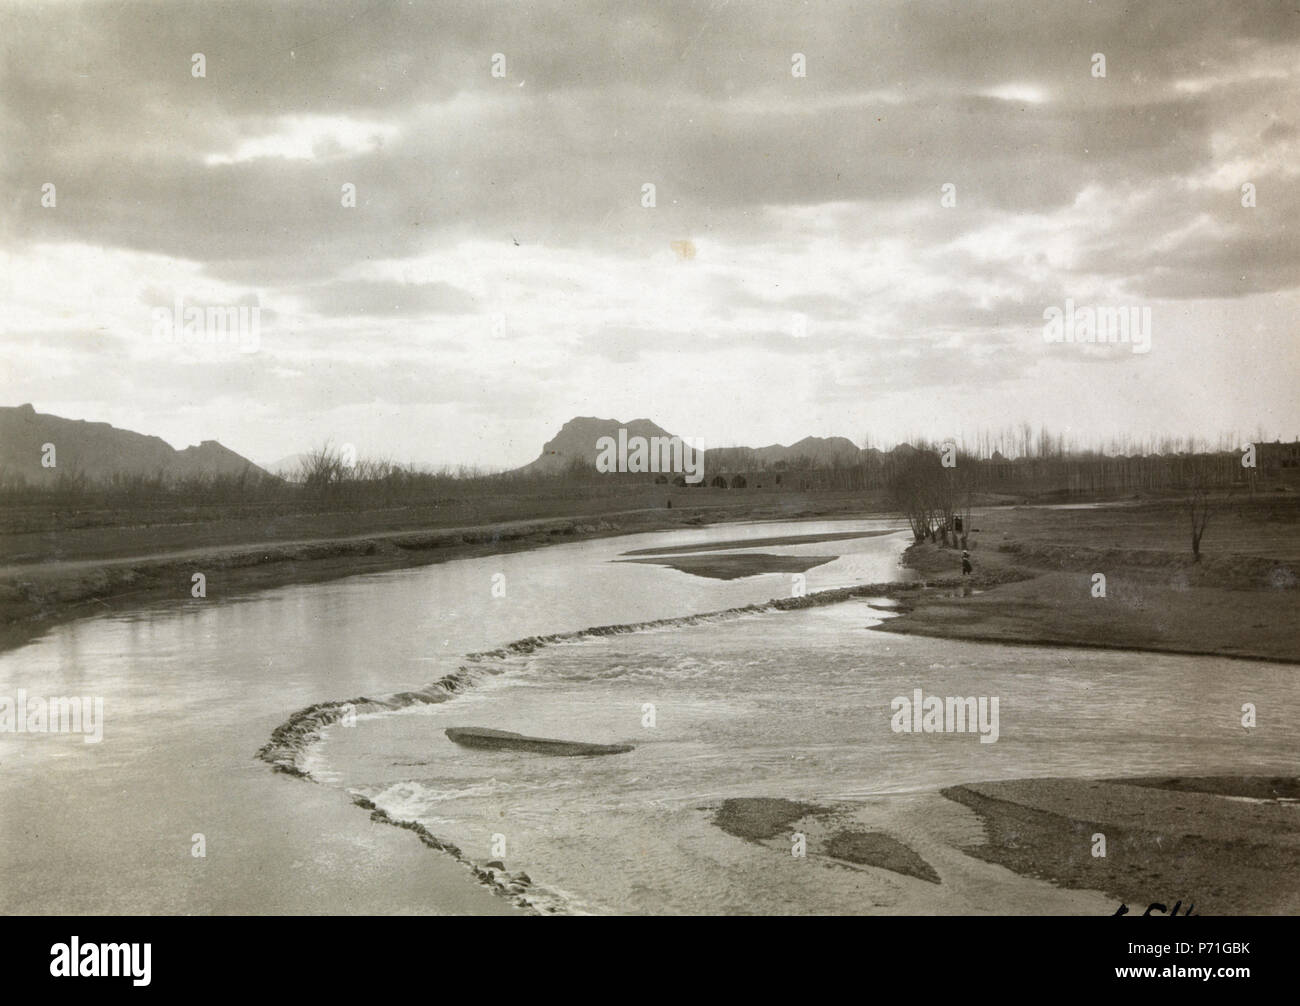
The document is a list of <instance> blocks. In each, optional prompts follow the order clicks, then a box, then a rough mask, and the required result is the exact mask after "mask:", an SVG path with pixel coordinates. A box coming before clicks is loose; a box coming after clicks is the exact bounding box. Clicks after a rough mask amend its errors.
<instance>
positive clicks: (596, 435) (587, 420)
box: [514, 416, 672, 475]
mask: <svg viewBox="0 0 1300 1006" xmlns="http://www.w3.org/2000/svg"><path fill="white" fill-rule="evenodd" d="M620 429H625V430H627V435H628V438H629V439H630V438H632V437H646V438H649V437H671V436H672V434H671V433H669V432H668V431H667V430H665V429H663V428H662V427H660V426H656V425H655V424H654V423H652V422H651V421H650V420H648V419H633V420H632V421H631V422H630V423H621V422H619V421H618V420H617V419H597V418H595V417H594V416H577V417H576V418H574V419H570V420H569V421H568V422H567V423H565V424H564V425H563V426H562V427H560V432H559V433H557V434H556V435H555V436H554V438H552V439H551V440H548V441H546V443H545V444H543V445H542V453H541V454H539V455H538V456H537V458H536V459H535V460H533V461H530V462H529V463H528V464H526V465H524V466H523V467H522V468H516V469H515V471H514V474H519V475H549V474H552V473H554V472H560V471H563V470H564V469H565V468H568V467H569V465H571V464H573V463H574V462H575V461H580V462H583V463H585V464H587V465H590V466H591V467H593V468H594V467H595V466H596V455H597V454H599V453H600V452H599V451H598V450H597V449H596V441H598V440H599V439H600V438H601V437H613V438H614V439H615V441H617V440H618V431H619V430H620Z"/></svg>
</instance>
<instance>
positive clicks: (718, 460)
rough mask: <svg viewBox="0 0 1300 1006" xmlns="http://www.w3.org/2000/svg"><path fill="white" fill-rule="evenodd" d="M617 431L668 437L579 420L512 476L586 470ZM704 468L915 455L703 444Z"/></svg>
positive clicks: (648, 425) (828, 443) (815, 442)
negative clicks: (572, 467)
mask: <svg viewBox="0 0 1300 1006" xmlns="http://www.w3.org/2000/svg"><path fill="white" fill-rule="evenodd" d="M619 429H626V430H627V435H628V437H629V439H630V438H631V437H635V436H642V437H647V438H648V437H670V436H672V434H671V433H669V432H668V431H667V430H665V429H664V428H663V427H661V426H659V425H657V424H655V423H653V422H651V421H650V420H649V419H634V420H632V421H631V422H630V423H622V422H619V421H618V420H617V419H596V418H594V417H592V416H578V417H576V418H574V419H570V420H569V421H568V422H567V423H565V424H564V426H563V427H561V429H560V432H559V433H558V434H556V436H555V437H554V439H552V440H548V441H547V442H546V444H545V445H543V447H542V453H541V454H540V455H539V456H538V457H537V458H536V460H534V461H531V462H529V463H528V464H526V465H524V466H523V467H522V468H516V469H515V470H514V474H552V473H555V472H559V471H563V470H564V469H565V468H567V467H568V466H569V465H571V464H574V463H575V462H582V463H584V464H586V465H589V466H591V467H595V464H596V455H597V453H598V452H597V450H596V441H597V440H599V439H600V438H601V437H613V438H614V439H615V440H616V441H617V439H618V431H619ZM705 444H706V450H705V451H704V467H705V470H706V471H710V472H720V471H721V472H746V471H756V470H758V469H762V468H768V469H772V468H775V469H778V470H779V469H780V468H781V467H786V468H791V469H794V468H835V467H849V466H851V465H858V464H879V463H880V462H881V461H883V460H884V459H885V458H887V457H889V456H890V455H894V454H897V455H900V456H903V455H907V454H911V453H915V452H916V448H914V447H912V446H911V445H910V444H899V445H898V446H897V447H895V448H893V449H892V450H890V451H887V452H881V451H878V450H876V449H875V448H868V449H866V450H863V449H861V448H859V447H858V446H857V445H856V444H854V443H853V441H852V440H849V439H848V438H847V437H804V438H803V439H802V440H800V441H797V442H796V443H793V444H790V445H789V446H788V447H787V446H786V445H784V444H769V445H768V446H767V447H714V448H707V444H708V440H707V439H706V440H705Z"/></svg>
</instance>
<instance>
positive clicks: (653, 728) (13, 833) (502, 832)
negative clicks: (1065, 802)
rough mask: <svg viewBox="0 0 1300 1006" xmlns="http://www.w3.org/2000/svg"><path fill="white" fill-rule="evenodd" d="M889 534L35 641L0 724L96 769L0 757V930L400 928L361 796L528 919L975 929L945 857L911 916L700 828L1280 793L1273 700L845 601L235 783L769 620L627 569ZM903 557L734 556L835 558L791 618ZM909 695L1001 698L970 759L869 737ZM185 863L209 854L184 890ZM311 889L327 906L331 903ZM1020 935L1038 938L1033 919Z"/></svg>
mask: <svg viewBox="0 0 1300 1006" xmlns="http://www.w3.org/2000/svg"><path fill="white" fill-rule="evenodd" d="M893 528H894V526H893V525H890V524H888V523H884V522H877V521H822V522H788V523H755V524H747V525H728V526H717V527H712V528H707V529H698V530H692V531H677V532H667V533H656V534H643V535H633V536H627V537H623V538H616V539H601V540H596V541H589V542H581V543H572V544H566V545H557V546H552V547H549V548H546V549H539V550H533V551H527V552H519V553H514V554H511V555H505V556H492V557H485V558H479V559H466V560H458V561H455V562H450V563H445V564H440V565H435V566H429V567H422V568H418V569H410V570H403V571H398V572H392V573H383V574H375V575H367V576H359V577H353V578H349V579H346V580H340V581H335V582H332V583H327V584H319V585H312V586H302V587H284V588H277V589H274V590H268V591H263V592H260V593H258V594H254V595H249V596H247V597H245V598H240V599H235V600H231V601H228V602H223V601H221V600H220V598H219V585H218V589H217V590H216V591H215V592H214V590H213V589H212V586H211V584H212V580H211V579H210V586H209V598H208V599H206V600H187V601H186V602H184V603H179V604H176V605H172V606H161V607H157V608H152V609H149V610H146V611H142V612H138V613H135V614H133V615H130V616H114V617H105V618H99V619H93V620H88V621H83V622H78V623H72V624H69V625H65V626H60V627H57V628H55V629H54V630H52V631H51V632H50V633H49V634H48V635H46V636H45V637H43V638H41V639H39V640H36V641H34V642H32V643H31V644H29V645H27V646H25V647H22V648H20V649H18V650H15V651H12V652H9V653H6V654H3V655H0V695H10V696H12V695H13V694H15V691H16V690H17V689H20V688H21V689H25V690H26V691H27V692H28V693H30V694H35V695H41V694H44V695H49V696H54V695H93V696H99V697H102V698H103V699H104V706H105V723H104V739H103V741H102V742H101V743H98V744H83V743H82V742H81V740H80V739H78V738H75V737H72V736H68V735H46V736H39V735H23V736H15V735H0V764H3V767H4V773H3V776H0V808H2V809H3V818H0V878H2V883H0V909H3V910H4V911H24V910H26V911H173V912H185V911H230V912H261V911H350V910H385V906H387V907H388V908H390V909H391V910H394V911H406V910H411V911H417V910H420V905H419V902H418V897H419V896H422V894H421V893H420V892H417V893H415V894H412V893H410V892H409V891H406V889H405V888H400V889H399V885H397V884H395V883H394V882H393V880H392V878H385V877H384V876H383V872H384V871H383V866H384V864H385V863H386V862H387V861H388V857H391V856H392V855H393V853H392V852H391V851H389V849H388V843H398V844H400V843H406V844H407V845H412V846H413V845H415V844H416V843H415V840H414V838H413V836H411V835H409V833H405V832H400V831H397V830H395V829H378V830H380V831H385V832H391V835H392V837H391V838H386V839H379V838H375V837H373V836H372V835H371V831H374V830H375V829H374V826H370V825H368V822H366V815H365V814H364V813H363V812H362V811H361V810H358V809H356V808H353V807H351V806H344V804H346V800H345V799H342V796H344V795H346V794H359V795H364V796H366V797H368V798H370V799H371V800H373V801H374V802H375V803H377V804H378V805H379V806H380V807H382V808H384V809H385V810H387V811H388V812H389V813H390V814H391V815H393V816H395V817H399V818H402V819H407V820H415V821H419V822H421V823H423V824H424V825H425V826H426V827H427V828H428V829H429V830H430V831H432V832H433V833H434V834H435V835H438V836H439V837H441V838H445V839H449V840H451V841H453V842H455V843H456V844H457V845H459V846H460V847H461V848H462V850H464V852H465V854H466V855H467V856H468V857H469V858H471V859H474V860H477V861H480V862H482V861H486V860H489V859H502V860H503V861H504V862H506V863H507V865H508V867H509V868H510V869H512V870H525V871H527V872H528V873H529V874H530V876H531V877H532V879H533V881H534V883H535V885H536V887H537V890H538V891H539V892H540V896H543V897H544V898H545V899H546V904H547V907H549V908H552V909H555V910H564V911H591V912H669V913H673V912H680V913H688V912H705V911H717V912H739V911H757V912H762V911H784V912H790V911H873V910H874V911H888V910H898V911H902V910H936V911H945V910H946V911H966V910H972V911H978V910H990V911H992V910H1005V908H1006V906H1005V904H1003V903H1001V902H999V901H998V900H997V899H996V898H995V897H993V896H992V895H990V894H988V889H989V886H990V884H991V883H992V882H991V881H990V878H989V877H988V876H987V870H991V869H993V868H991V867H981V868H979V869H976V868H975V867H973V866H972V867H971V869H970V870H969V871H965V868H964V867H962V868H960V869H959V868H957V867H954V866H952V865H951V864H952V862H953V861H952V859H951V857H950V858H949V860H947V861H946V862H947V863H948V864H949V865H948V866H947V867H945V869H943V870H941V871H940V872H941V873H945V881H947V879H948V877H947V875H946V871H947V870H951V872H952V875H953V877H954V880H955V881H960V882H955V883H954V884H951V885H947V886H946V887H945V890H944V891H935V892H933V893H930V892H928V891H927V892H921V893H918V892H917V891H916V890H914V889H913V888H914V885H915V884H916V883H918V882H914V881H911V880H908V881H906V882H905V883H899V884H892V885H891V884H883V885H882V882H881V880H880V878H879V877H878V876H875V875H874V874H873V873H872V872H870V871H845V870H843V869H836V868H834V866H835V864H820V865H815V864H814V866H813V868H811V869H809V868H804V866H805V865H806V864H799V863H798V862H797V861H794V860H792V859H791V857H789V856H785V857H781V856H776V855H774V854H773V853H772V852H771V850H770V849H768V848H764V847H761V846H758V845H755V844H753V843H747V842H744V841H742V840H741V839H738V838H735V837H733V836H730V835H727V834H725V833H723V832H722V831H720V830H719V829H718V828H717V827H716V826H715V825H714V824H713V823H712V816H713V808H714V807H715V806H716V804H717V802H718V801H720V800H722V799H725V798H727V797H743V796H771V797H783V798H788V799H798V800H808V801H848V802H850V803H852V802H855V801H856V802H858V803H860V804H861V805H862V806H864V807H876V808H877V810H878V812H879V813H880V814H885V815H886V816H888V815H890V814H894V813H895V810H898V813H899V814H902V817H900V818H899V821H900V822H901V823H900V824H899V828H900V829H902V832H903V833H907V832H908V829H912V830H913V831H918V826H917V825H916V815H915V814H914V815H913V818H911V819H906V820H904V819H905V818H906V812H907V810H908V808H909V807H912V806H913V804H911V803H909V801H913V800H914V799H920V798H921V797H922V796H925V795H926V794H930V796H929V797H928V798H929V799H931V800H932V801H933V799H934V798H933V797H932V791H933V790H934V789H935V788H937V787H940V786H946V785H952V784H956V783H960V782H966V781H979V780H992V779H1002V778H1017V777H1024V776H1043V775H1063V776H1087V775H1132V774H1142V773H1155V772H1170V773H1192V772H1197V773H1210V774H1212V773H1217V772H1225V773H1226V772H1234V771H1250V772H1276V773H1284V772H1285V773H1288V774H1290V773H1291V772H1292V771H1293V769H1294V765H1295V761H1296V756H1297V753H1298V752H1297V742H1296V739H1295V736H1294V734H1293V732H1292V731H1290V730H1287V729H1285V727H1283V726H1281V725H1283V724H1287V723H1294V722H1296V720H1297V715H1298V714H1300V699H1298V698H1297V696H1296V692H1295V689H1294V688H1293V687H1291V684H1290V681H1291V675H1292V674H1293V673H1294V668H1291V667H1288V666H1283V665H1272V664H1262V663H1248V662H1243V661H1234V660H1226V659H1219V658H1201V657H1179V656H1172V655H1155V654H1139V653H1128V652H1119V651H1101V650H1098V651H1087V650H1065V649H1056V648H1039V647H1009V646H1000V645H990V644H975V643H960V642H953V641H946V640H938V639H922V638H914V637H903V636H898V635H892V634H888V633H883V632H877V631H872V629H871V626H872V625H873V624H876V623H878V621H879V620H880V619H881V618H886V617H889V616H888V614H887V612H883V611H879V610H876V609H875V608H874V607H872V606H869V605H868V604H867V603H864V602H861V601H855V602H847V603H844V604H838V605H831V606H826V607H820V608H813V609H805V610H798V611H789V612H777V611H767V612H762V613H756V614H744V615H740V616H731V617H726V618H719V619H714V620H706V621H704V622H701V623H698V624H691V625H674V626H669V627H662V628H658V629H654V630H650V631H642V632H637V633H632V634H623V635H615V636H595V637H590V638H582V639H577V640H571V641H567V642H563V643H560V644H558V645H553V646H548V647H544V648H541V649H538V650H536V651H534V652H532V653H529V654H526V655H512V656H505V657H500V658H493V659H491V660H489V661H486V662H482V666H483V667H484V668H486V670H487V671H490V673H483V674H480V675H478V677H477V684H476V685H475V687H473V688H471V689H469V690H468V691H466V692H464V693H463V694H459V695H457V696H455V697H454V698H452V699H451V700H450V701H447V702H445V703H442V704H438V705H416V706H411V707H409V708H405V709H402V710H400V711H395V712H386V713H382V714H377V715H363V716H361V717H360V718H359V720H358V721H357V723H356V726H355V727H345V726H343V725H337V726H334V727H332V728H330V729H328V730H326V731H325V733H324V735H323V736H322V738H321V740H320V742H319V743H318V744H317V745H316V746H315V747H314V748H313V750H312V751H311V752H310V753H309V755H308V756H307V757H306V759H305V764H306V766H307V767H308V768H309V769H310V770H311V772H312V774H313V776H314V777H315V778H317V779H318V780H319V781H320V782H321V783H322V784H323V786H312V785H310V784H307V783H303V782H300V781H297V780H292V779H289V778H287V777H284V776H273V775H272V773H270V771H269V769H268V768H267V766H266V765H265V764H263V763H261V762H259V761H257V760H255V759H254V758H253V754H254V752H255V751H256V750H257V748H258V747H259V746H260V745H261V744H262V743H264V742H265V741H266V739H267V738H268V737H269V736H270V733H271V731H272V730H274V728H275V727H276V726H277V725H279V724H280V723H282V722H283V721H284V720H285V719H286V718H287V717H288V716H289V715H290V714H291V713H292V712H293V711H294V710H295V709H297V708H300V707H302V706H305V705H309V704H311V703H314V702H319V701H324V700H338V699H346V698H349V697H351V696H356V695H361V694H366V695H372V696H379V695H385V694H391V693H393V692H397V691H401V690H403V689H410V688H417V687H419V686H421V685H424V684H427V683H428V682H430V681H433V680H436V679H438V678H440V677H442V676H443V675H444V674H447V673H449V672H451V671H454V670H455V669H456V668H457V667H459V666H461V665H462V664H463V663H464V659H465V655H466V654H467V653H470V652H474V651H481V650H486V649H491V648H494V647H498V646H501V645H502V644H505V643H508V642H510V641H512V640H515V639H519V638H521V637H525V636H530V635H534V634H545V633H557V632H571V631H574V630H578V629H583V628H585V627H588V626H596V625H610V624H619V623H629V622H641V621H646V620H651V619H670V618H677V617H681V616H686V615H692V614H697V613H700V612H710V611H718V610H721V609H726V608H732V607H736V606H740V605H745V604H749V603H753V602H760V601H765V600H767V599H769V598H772V597H782V596H789V594H790V593H791V582H792V581H791V576H790V574H788V573H784V574H764V575H760V576H753V577H747V578H744V579H737V580H730V581H727V580H717V579H710V578H706V577H701V576H695V575H691V574H688V573H683V572H678V571H675V570H672V569H669V568H665V567H660V566H655V565H646V564H632V563H626V562H619V561H617V560H618V559H619V557H620V556H621V555H622V553H624V552H627V551H630V550H633V549H645V548H660V547H675V546H682V545H691V544H699V543H708V542H720V541H724V540H732V539H739V538H753V539H757V538H765V537H769V536H776V535H786V534H789V535H794V534H815V533H822V532H827V533H833V532H844V531H846V530H863V531H880V530H893ZM905 544H906V535H905V534H903V533H902V532H898V533H891V534H885V535H881V536H877V537H867V538H859V539H851V540H848V541H835V542H823V543H811V544H801V545H794V546H761V547H759V548H758V549H757V550H758V551H762V552H768V553H776V554H781V555H790V554H803V555H826V554H840V556H841V557H840V558H839V559H837V560H836V561H834V562H831V563H827V564H824V565H820V566H816V567H814V568H812V569H810V570H808V572H807V574H806V577H807V589H808V590H809V591H810V592H812V591H816V590H821V589H827V588H831V587H838V586H845V585H849V584H854V583H862V582H880V581H884V580H889V579H897V578H902V577H905V576H906V575H907V574H906V573H905V571H903V570H902V569H901V568H900V567H899V566H898V556H899V554H900V552H901V550H902V548H903V547H905ZM214 593H215V594H216V595H218V596H213V595H214ZM916 688H921V689H923V691H924V693H925V694H927V695H939V696H996V697H998V698H999V703H1000V706H999V708H1000V723H999V738H998V740H997V742H996V743H992V744H981V743H980V742H979V738H978V737H977V736H976V735H974V734H969V733H967V734H902V733H895V732H894V731H893V730H891V729H890V703H891V700H892V699H893V698H894V697H896V696H902V695H907V696H910V695H911V694H912V693H913V690H914V689H916ZM1243 702H1254V703H1255V704H1256V706H1257V707H1258V709H1259V710H1261V716H1260V726H1259V727H1258V728H1257V729H1255V730H1254V731H1249V732H1248V731H1245V730H1243V729H1242V727H1241V725H1240V723H1239V716H1240V708H1241V705H1242V703H1243ZM449 726H486V727H495V728H500V729H506V730H517V731H520V732H523V733H529V734H537V735H542V736H552V737H565V738H571V739H579V740H588V741H597V742H620V743H632V744H635V745H636V748H635V750H634V751H633V752H631V753H629V754H625V755H618V756H610V757H602V758H565V759H554V758H541V757H537V756H529V755H522V754H516V753H510V752H486V751H473V750H467V749H463V748H459V747H457V746H455V745H453V744H451V743H450V742H448V741H447V740H446V738H445V736H444V734H443V730H444V729H445V728H446V727H449ZM335 796H337V797H340V798H339V799H337V800H335V802H334V803H330V802H329V799H330V798H331V797H335ZM926 806H927V807H928V808H929V809H926V808H925V807H923V808H922V811H923V813H921V817H922V818H925V819H932V820H933V823H935V825H936V827H939V828H940V830H943V829H944V828H947V829H948V831H947V832H945V838H946V839H947V840H949V841H956V840H958V839H960V838H962V837H963V831H962V830H963V828H965V829H967V830H969V822H963V821H962V820H960V815H959V814H958V813H957V810H956V809H954V810H953V813H952V816H951V820H945V821H940V820H939V818H942V817H944V813H945V812H943V811H935V809H934V806H933V805H926ZM962 813H964V812H962ZM344 815H346V816H347V820H348V821H354V820H355V822H356V823H355V825H353V824H348V825H344V824H343V823H341V822H343V820H344ZM909 821H910V822H911V823H908V822H909ZM354 827H355V829H356V831H357V834H356V835H355V836H352V835H351V830H352V829H353V828H354ZM367 828H369V829H370V831H367V830H366V829H367ZM924 831H925V828H919V831H918V834H916V835H915V841H916V842H917V843H919V847H922V848H924V847H926V843H927V841H928V839H927V837H926V835H925V834H921V833H919V832H924ZM196 834H203V835H204V836H205V839H206V841H207V842H208V843H209V851H208V853H207V857H206V859H205V860H203V861H202V865H201V867H198V868H196V865H195V864H196V863H199V862H200V861H199V860H196V859H195V858H194V857H193V855H192V853H191V846H192V839H193V837H194V836H195V835H196ZM965 837H967V838H969V837H970V836H969V835H966V836H965ZM381 842H382V843H384V845H383V847H382V848H381V847H380V846H379V845H377V844H376V843H381ZM931 844H933V842H932V843H931ZM421 852H423V850H421ZM423 854H424V855H425V856H427V857H429V858H430V859H445V858H446V857H440V856H439V855H438V854H436V853H433V852H423ZM936 855H937V856H939V860H934V862H936V863H938V862H939V861H940V860H942V859H943V855H942V853H939V852H936ZM218 858H219V861H216V862H214V861H215V860H218ZM787 861H789V862H787ZM444 866H445V864H443V866H439V867H437V868H436V869H443V868H444ZM456 869H460V868H459V867H456ZM430 870H431V871H435V868H434V867H433V866H431V867H430ZM980 870H984V871H985V873H981V872H980ZM963 871H965V872H963ZM435 872H436V871H435ZM461 872H464V871H461ZM959 875H960V876H959ZM439 876H442V877H443V878H444V879H443V880H442V881H440V883H442V884H443V886H444V887H445V885H446V883H447V881H446V880H445V875H439ZM322 878H325V879H326V880H328V881H330V882H333V878H337V890H333V891H331V890H330V889H329V886H328V883H326V884H325V885H324V888H323V889H322ZM963 883H964V884H965V886H963ZM386 885H387V886H386ZM931 886H933V885H931ZM993 886H996V885H993ZM1042 886H1043V887H1046V885H1042ZM407 887H409V885H407ZM367 891H369V892H371V900H370V901H366V897H365V892H367ZM954 891H956V892H957V893H955V894H954ZM376 892H377V893H376ZM1039 893H1040V894H1041V893H1042V892H1039ZM1049 893H1050V892H1049ZM433 896H434V897H435V899H436V898H438V897H441V896H442V895H439V894H438V893H437V891H436V890H435V892H434V895H433ZM1044 897H1046V895H1044ZM349 899H350V900H349ZM375 899H379V901H378V905H377V906H376V900H375ZM384 899H387V900H384ZM485 903H486V902H478V901H474V900H473V899H470V900H469V901H467V902H465V903H464V904H462V905H461V910H482V909H483V905H484V904H485ZM1076 904H1077V901H1071V900H1069V899H1063V900H1062V901H1061V902H1060V903H1059V904H1058V905H1057V906H1056V907H1057V910H1068V908H1069V906H1070V905H1076ZM1036 905H1037V907H1038V908H1039V909H1043V908H1044V906H1047V907H1048V908H1050V907H1051V902H1050V898H1049V899H1048V900H1047V901H1041V902H1037V903H1036ZM359 906H360V907H359Z"/></svg>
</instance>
